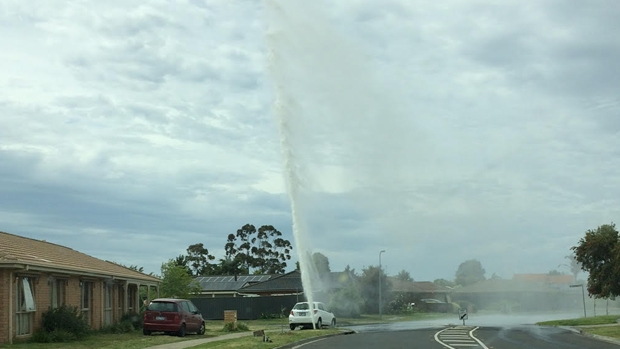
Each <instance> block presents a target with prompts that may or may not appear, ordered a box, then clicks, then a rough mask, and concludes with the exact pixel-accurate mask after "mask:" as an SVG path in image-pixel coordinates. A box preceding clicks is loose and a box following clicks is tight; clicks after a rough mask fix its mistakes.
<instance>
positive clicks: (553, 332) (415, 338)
mask: <svg viewBox="0 0 620 349" xmlns="http://www.w3.org/2000/svg"><path fill="white" fill-rule="evenodd" d="M619 347H620V346H619V345H617V344H612V343H607V342H603V341H599V340H597V339H593V338H590V337H586V336H582V335H579V334H576V333H574V332H571V331H569V330H566V329H561V328H554V327H538V326H535V325H523V326H514V327H476V326H448V327H444V328H428V329H412V330H397V331H376V332H373V331H370V332H359V333H354V334H349V335H341V336H335V337H329V338H325V339H320V340H316V341H314V342H310V343H306V344H303V345H301V346H297V347H296V348H299V349H334V348H339V349H363V348H373V349H392V348H394V349H402V348H415V349H618V348H619Z"/></svg>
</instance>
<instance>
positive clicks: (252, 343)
mask: <svg viewBox="0 0 620 349" xmlns="http://www.w3.org/2000/svg"><path fill="white" fill-rule="evenodd" d="M340 333H342V331H340V330H338V329H322V330H310V329H309V330H296V331H290V330H287V331H285V332H265V334H266V335H267V337H269V339H270V340H271V342H263V338H262V337H253V336H247V337H242V338H236V339H230V340H223V341H217V342H210V343H205V344H201V345H197V346H195V347H191V349H230V348H235V349H257V348H260V349H272V348H279V347H281V346H284V345H286V344H291V343H295V342H299V341H302V340H306V339H312V338H317V337H324V336H329V335H335V334H340Z"/></svg>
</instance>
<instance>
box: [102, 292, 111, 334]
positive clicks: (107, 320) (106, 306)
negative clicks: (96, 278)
mask: <svg viewBox="0 0 620 349" xmlns="http://www.w3.org/2000/svg"><path fill="white" fill-rule="evenodd" d="M112 291H113V290H112V284H108V283H105V284H104V286H103V316H104V317H103V323H104V325H106V326H109V325H112V294H113V293H112Z"/></svg>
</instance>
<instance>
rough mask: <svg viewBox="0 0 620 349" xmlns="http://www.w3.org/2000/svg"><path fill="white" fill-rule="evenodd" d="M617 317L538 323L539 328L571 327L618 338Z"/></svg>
mask: <svg viewBox="0 0 620 349" xmlns="http://www.w3.org/2000/svg"><path fill="white" fill-rule="evenodd" d="M618 318H620V316H619V315H603V316H594V317H586V318H579V319H567V320H557V321H545V322H539V323H538V325H541V326H573V327H576V328H578V329H579V330H581V331H583V332H585V333H588V334H595V335H598V336H605V337H612V338H620V325H618V322H617V320H618Z"/></svg>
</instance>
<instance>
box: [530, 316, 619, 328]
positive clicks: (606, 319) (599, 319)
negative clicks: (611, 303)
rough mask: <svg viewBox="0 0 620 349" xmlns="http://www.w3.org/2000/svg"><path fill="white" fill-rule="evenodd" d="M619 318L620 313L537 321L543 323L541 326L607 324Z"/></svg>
mask: <svg viewBox="0 0 620 349" xmlns="http://www.w3.org/2000/svg"><path fill="white" fill-rule="evenodd" d="M618 318H620V315H601V316H593V317H583V318H578V319H567V320H555V321H545V322H539V323H537V325H541V326H592V325H607V324H615V323H616V320H618Z"/></svg>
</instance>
